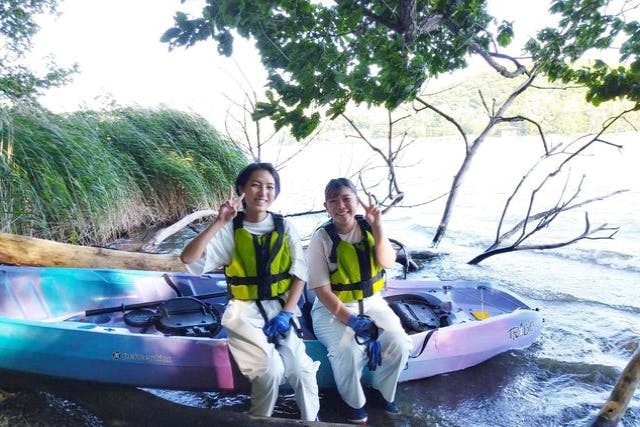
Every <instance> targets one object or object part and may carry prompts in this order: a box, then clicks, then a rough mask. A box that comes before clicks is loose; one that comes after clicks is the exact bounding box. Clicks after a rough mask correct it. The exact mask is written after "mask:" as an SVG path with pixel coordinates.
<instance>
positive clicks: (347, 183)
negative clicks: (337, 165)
mask: <svg viewBox="0 0 640 427" xmlns="http://www.w3.org/2000/svg"><path fill="white" fill-rule="evenodd" d="M342 187H347V188H348V189H350V190H351V191H353V194H358V191H357V190H356V186H355V185H353V182H351V180H349V178H334V179H331V180H329V182H328V183H327V186H326V187H324V199H325V200H329V199H330V198H331V197H335V196H336V195H337V194H338V193H339V192H340V189H341V188H342Z"/></svg>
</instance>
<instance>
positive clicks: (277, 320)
mask: <svg viewBox="0 0 640 427" xmlns="http://www.w3.org/2000/svg"><path fill="white" fill-rule="evenodd" d="M292 317H293V313H291V312H290V311H281V312H280V313H278V315H277V316H276V317H274V318H273V319H271V320H269V321H268V322H267V323H265V325H264V327H263V328H262V330H263V331H264V334H265V335H266V336H267V337H269V338H276V337H277V336H278V335H280V336H283V337H284V335H285V334H286V333H287V332H289V328H290V327H291V318H292Z"/></svg>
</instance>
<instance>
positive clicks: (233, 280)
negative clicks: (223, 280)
mask: <svg viewBox="0 0 640 427" xmlns="http://www.w3.org/2000/svg"><path fill="white" fill-rule="evenodd" d="M289 277H291V274H289V273H278V274H273V275H271V283H275V282H279V281H280V280H284V279H288V278H289ZM257 281H258V278H257V277H227V284H229V285H252V284H254V283H256V282H257ZM274 298H276V297H274ZM267 299H273V298H267Z"/></svg>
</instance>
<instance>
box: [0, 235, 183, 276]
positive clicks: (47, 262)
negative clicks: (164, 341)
mask: <svg viewBox="0 0 640 427" xmlns="http://www.w3.org/2000/svg"><path fill="white" fill-rule="evenodd" d="M0 263H2V264H12V265H31V266H49V267H56V266H57V267H79V268H112V269H130V270H151V271H185V268H184V265H183V264H182V262H180V259H179V258H178V256H177V255H173V254H148V253H141V252H127V251H119V250H114V249H103V248H95V247H91V246H79V245H70V244H67V243H60V242H54V241H51V240H44V239H37V238H34V237H25V236H17V235H15V234H7V233H0Z"/></svg>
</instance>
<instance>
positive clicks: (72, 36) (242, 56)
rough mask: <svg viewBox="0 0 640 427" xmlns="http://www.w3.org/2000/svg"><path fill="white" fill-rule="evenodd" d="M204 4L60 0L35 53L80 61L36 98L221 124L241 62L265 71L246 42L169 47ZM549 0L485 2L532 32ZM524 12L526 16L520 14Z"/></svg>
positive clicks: (55, 104)
mask: <svg viewBox="0 0 640 427" xmlns="http://www.w3.org/2000/svg"><path fill="white" fill-rule="evenodd" d="M202 4H203V2H202V1H196V0H188V1H187V2H186V4H185V5H181V4H180V1H179V0H63V1H62V2H61V4H60V7H59V12H60V16H58V17H57V18H53V17H45V18H43V19H42V20H41V21H40V22H41V30H40V32H39V33H38V35H37V37H36V38H35V47H34V51H33V58H34V60H35V61H38V60H40V58H43V57H44V56H46V55H48V54H53V55H54V56H55V59H56V62H57V63H58V64H59V65H67V66H68V65H70V64H72V63H74V62H75V63H78V64H79V67H80V72H79V74H77V75H76V76H75V77H74V81H73V83H72V84H70V85H68V86H65V87H63V88H59V89H53V90H51V91H49V93H47V95H46V96H44V97H43V98H42V99H41V102H42V103H43V104H44V105H45V106H46V107H48V108H50V109H51V110H53V111H56V112H63V111H73V110H77V109H79V108H83V107H84V108H99V107H100V106H103V105H104V102H105V99H113V100H115V102H116V103H117V104H119V105H140V106H148V107H154V106H157V105H160V104H163V105H166V106H169V107H171V108H175V109H179V110H185V111H194V112H196V113H198V114H200V115H202V116H203V117H205V118H207V119H208V120H209V121H210V122H211V123H212V124H213V125H214V126H216V127H217V128H218V129H222V126H223V121H224V116H225V112H226V110H227V108H228V104H229V102H228V101H227V99H225V97H224V96H223V94H226V95H229V96H231V97H232V98H233V99H234V100H237V101H238V102H240V101H241V100H242V92H241V91H240V89H239V88H238V85H237V84H236V83H235V82H234V80H239V79H240V77H239V71H238V68H237V67H236V66H235V65H234V62H237V63H238V64H240V67H241V68H242V70H243V72H244V73H245V74H246V75H247V77H248V78H249V79H251V80H252V84H253V85H254V89H255V90H256V91H257V92H258V93H261V92H262V91H261V87H260V84H261V82H263V81H264V75H265V73H264V71H263V70H262V67H261V65H260V62H259V58H258V56H257V54H256V53H255V51H254V49H253V47H252V46H251V45H250V44H249V43H248V42H246V41H244V40H243V39H239V40H237V41H236V43H235V44H234V52H235V54H234V57H233V58H234V59H233V60H230V59H228V58H225V57H222V56H220V55H219V54H218V53H217V51H216V45H215V43H214V42H213V41H211V40H210V41H207V42H199V43H197V44H196V45H195V46H193V47H191V48H189V49H184V48H178V49H176V50H174V51H172V52H169V51H168V46H167V45H166V44H164V43H160V41H159V39H160V36H161V35H162V34H163V33H164V31H165V30H166V29H168V28H169V27H171V26H172V23H173V15H174V14H175V12H176V11H177V10H184V9H185V7H189V8H190V9H191V10H193V11H199V10H200V9H201V7H202ZM547 4H548V2H547V1H540V0H536V1H533V2H531V1H526V2H525V1H520V0H489V5H490V8H491V11H493V12H494V14H496V15H497V16H498V17H499V18H501V19H507V20H518V21H517V27H516V30H517V33H516V34H517V35H520V36H521V37H522V38H523V39H524V36H529V35H533V33H534V30H535V29H536V28H538V27H541V26H543V25H544V24H547V22H546V21H547V19H546V18H545V16H546V8H547V7H546V5H547ZM523 16H525V17H526V18H525V19H522V17H523Z"/></svg>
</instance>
